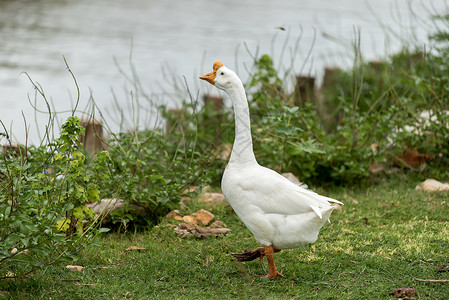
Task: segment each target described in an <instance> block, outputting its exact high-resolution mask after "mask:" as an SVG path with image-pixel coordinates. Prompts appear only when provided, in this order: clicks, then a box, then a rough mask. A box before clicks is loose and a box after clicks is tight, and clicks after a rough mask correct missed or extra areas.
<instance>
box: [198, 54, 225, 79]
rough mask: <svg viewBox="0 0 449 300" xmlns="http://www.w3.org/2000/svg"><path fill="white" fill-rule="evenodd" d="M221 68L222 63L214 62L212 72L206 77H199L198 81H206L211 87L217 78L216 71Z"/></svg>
mask: <svg viewBox="0 0 449 300" xmlns="http://www.w3.org/2000/svg"><path fill="white" fill-rule="evenodd" d="M222 66H223V63H222V62H220V61H218V60H217V61H216V62H214V67H213V68H214V71H213V72H211V73H208V74H206V75H203V76H200V79H203V80H206V81H207V82H209V83H210V84H212V85H215V77H217V70H218V69H220V67H222Z"/></svg>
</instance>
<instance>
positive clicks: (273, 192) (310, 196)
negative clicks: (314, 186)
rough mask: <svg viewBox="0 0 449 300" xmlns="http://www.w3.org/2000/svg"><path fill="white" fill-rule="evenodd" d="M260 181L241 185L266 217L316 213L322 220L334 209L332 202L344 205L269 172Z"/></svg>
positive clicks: (260, 174)
mask: <svg viewBox="0 0 449 300" xmlns="http://www.w3.org/2000/svg"><path fill="white" fill-rule="evenodd" d="M256 177H257V180H254V179H255V178H253V180H251V181H248V182H242V183H241V187H242V189H243V194H244V195H242V196H244V197H245V199H247V201H250V202H251V204H252V205H254V206H257V207H258V208H260V209H261V210H262V211H263V212H264V213H271V214H282V215H295V214H302V213H307V212H311V211H314V212H315V213H316V214H317V215H318V216H319V217H320V218H321V212H322V211H325V210H328V209H329V208H331V204H330V202H335V203H339V204H343V203H341V202H340V201H338V200H335V199H332V198H329V197H325V196H321V195H319V194H317V193H315V192H313V191H310V190H307V189H305V188H302V187H300V186H298V185H295V184H294V183H292V182H290V181H289V180H288V179H286V178H284V177H283V176H281V175H279V174H278V173H276V172H274V171H272V170H270V169H267V168H263V171H262V172H260V171H259V172H258V174H257V176H256Z"/></svg>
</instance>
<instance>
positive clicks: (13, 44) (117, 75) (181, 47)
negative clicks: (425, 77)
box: [0, 0, 447, 144]
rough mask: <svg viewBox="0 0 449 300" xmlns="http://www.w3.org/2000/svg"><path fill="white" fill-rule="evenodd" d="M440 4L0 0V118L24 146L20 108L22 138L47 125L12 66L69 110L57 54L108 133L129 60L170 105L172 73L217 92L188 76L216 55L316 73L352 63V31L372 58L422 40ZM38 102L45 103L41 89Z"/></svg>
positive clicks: (71, 90) (67, 82) (207, 67)
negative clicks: (259, 57)
mask: <svg viewBox="0 0 449 300" xmlns="http://www.w3.org/2000/svg"><path fill="white" fill-rule="evenodd" d="M445 11H447V7H446V4H445V1H430V2H429V1H422V2H421V1H399V0H397V1H393V0H375V1H368V0H367V1H360V0H341V1H334V0H302V1H298V0H284V1H270V0H248V1H243V0H228V1H211V0H192V1H182V0H171V1H162V0H108V1H106V0H94V1H87V0H77V1H68V0H39V1H31V0H29V1H26V0H22V1H19V0H15V1H13V0H0V120H2V121H3V123H4V124H5V126H6V127H7V128H8V130H10V129H11V132H12V140H14V141H18V142H21V143H23V142H24V141H25V125H24V121H23V120H24V118H23V116H25V119H26V121H27V126H28V127H29V140H30V141H32V142H35V143H36V142H38V141H39V135H38V133H37V132H43V130H44V126H45V124H46V120H47V118H48V115H46V114H45V113H41V112H39V111H36V110H35V109H33V107H32V105H31V104H30V103H29V100H28V99H29V98H30V99H31V102H34V99H35V92H36V91H35V89H34V88H33V86H32V85H31V83H30V81H29V80H28V78H27V77H26V75H25V74H23V73H21V72H27V73H28V74H29V76H30V77H31V78H32V79H33V80H34V81H35V82H38V83H39V84H40V85H41V86H42V87H43V89H44V91H45V94H46V96H47V98H48V99H49V100H50V99H51V102H52V105H53V107H54V110H56V111H58V112H64V111H67V110H70V109H71V108H72V107H73V105H74V102H75V99H76V88H75V85H74V83H73V80H72V79H71V75H70V73H69V72H68V70H67V69H66V66H65V64H64V61H63V55H64V56H65V58H66V59H67V62H68V63H69V65H70V69H71V71H72V72H73V73H74V74H75V76H76V79H77V82H78V85H79V88H80V105H79V109H80V110H83V111H88V112H89V107H88V103H89V98H90V97H91V95H92V96H93V98H94V100H95V103H96V104H97V106H98V109H97V112H96V116H97V117H99V118H100V112H101V116H102V117H103V118H104V119H105V121H106V122H107V123H108V124H109V125H110V126H111V129H113V130H115V131H116V130H119V124H120V123H121V122H120V120H121V119H122V116H120V114H119V113H118V110H117V109H116V108H115V106H116V104H115V103H116V102H117V103H118V104H119V106H120V107H121V108H122V109H123V119H124V122H123V123H122V128H121V129H122V130H124V129H126V127H129V126H132V125H131V124H132V123H133V121H132V119H133V117H132V109H131V107H132V105H133V104H132V99H133V97H134V98H135V97H136V95H134V96H131V93H130V90H131V89H132V84H131V83H130V82H129V81H127V79H126V76H125V75H123V74H121V72H120V71H119V67H120V68H122V70H123V72H125V73H126V74H127V75H128V76H129V75H130V74H132V72H131V71H130V61H131V62H132V65H133V66H134V67H135V70H136V72H137V74H138V78H139V82H140V83H141V85H142V87H143V88H144V89H145V90H146V91H147V93H148V94H149V95H151V98H152V99H154V100H156V101H158V102H164V101H166V102H168V103H169V104H170V105H173V106H175V105H176V104H177V103H179V101H180V99H181V97H182V93H179V92H177V91H176V89H175V88H174V81H176V82H178V84H179V86H180V88H181V90H182V89H185V86H184V80H185V81H186V83H187V85H188V86H189V90H190V91H191V93H192V95H193V96H194V97H196V95H201V94H202V93H205V92H214V93H216V91H215V90H214V89H211V88H210V87H209V86H208V85H207V84H205V83H204V82H199V80H198V79H197V78H198V76H199V75H202V74H204V73H208V72H210V71H211V67H212V63H213V62H214V61H215V60H217V59H219V60H221V61H222V62H223V63H225V65H227V66H229V67H231V68H234V69H235V70H236V71H237V72H238V74H240V76H241V78H242V79H243V80H245V79H246V78H247V77H248V71H247V68H248V67H250V66H251V65H252V61H253V58H252V55H255V54H257V53H259V54H262V53H268V54H270V55H272V56H273V57H274V60H275V63H276V66H277V67H279V68H283V67H284V68H285V66H290V65H291V64H292V63H291V62H292V58H294V59H293V65H294V69H295V73H297V74H299V73H304V74H305V73H310V74H312V75H314V76H317V78H320V77H321V76H322V71H323V68H324V67H325V66H340V67H350V66H351V63H352V60H353V57H354V52H353V51H352V46H351V45H352V44H353V43H354V40H355V36H356V35H357V32H358V33H359V34H360V42H361V50H362V53H363V55H364V57H365V58H366V59H381V58H382V57H385V56H386V55H387V54H389V53H393V52H396V51H398V50H399V49H400V48H401V45H403V44H404V43H406V44H407V45H423V44H424V43H425V42H426V37H427V34H428V33H429V28H432V23H431V21H430V18H429V17H430V16H431V15H433V14H436V13H444V12H445ZM297 42H298V43H297ZM296 43H297V44H298V48H297V49H296V48H295V45H296ZM284 45H285V46H284ZM295 49H296V50H295ZM309 52H310V53H311V55H310V56H309V55H308V53H309ZM282 53H283V55H281V54H282ZM130 56H132V57H131V58H130ZM281 57H282V58H281ZM117 65H118V66H119V67H118V66H117ZM180 95H181V96H180ZM137 96H139V95H137ZM114 99H115V101H114ZM140 105H141V106H140V107H139V108H138V109H137V111H138V112H142V115H143V116H141V119H140V120H138V121H137V120H136V121H135V123H137V125H138V126H141V127H143V126H151V125H150V123H151V122H153V120H154V119H155V116H154V115H152V114H153V113H152V111H151V110H150V109H149V108H150V104H149V103H146V102H145V101H144V100H142V101H141V103H140ZM36 106H37V108H38V110H43V111H45V110H46V104H45V102H44V101H43V100H42V98H40V97H38V98H37V102H36ZM135 111H136V110H135ZM22 115H23V116H22ZM67 115H68V113H67V112H65V113H60V114H58V116H57V119H58V120H59V119H64V118H65V117H66V116H67ZM79 115H80V116H81V115H82V114H81V113H79ZM100 119H101V118H100ZM134 119H136V118H134ZM1 131H2V132H3V130H1ZM5 142H6V141H5V140H4V139H3V140H1V141H0V143H2V144H4V143H5Z"/></svg>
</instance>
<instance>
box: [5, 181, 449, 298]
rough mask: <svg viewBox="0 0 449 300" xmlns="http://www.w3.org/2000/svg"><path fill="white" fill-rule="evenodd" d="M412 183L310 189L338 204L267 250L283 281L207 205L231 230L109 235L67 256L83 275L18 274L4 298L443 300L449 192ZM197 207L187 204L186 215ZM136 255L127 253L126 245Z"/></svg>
mask: <svg viewBox="0 0 449 300" xmlns="http://www.w3.org/2000/svg"><path fill="white" fill-rule="evenodd" d="M414 186H415V183H408V182H400V181H398V180H396V181H395V182H394V184H391V183H383V184H380V185H376V186H372V187H370V188H366V189H343V188H340V189H334V190H333V191H324V190H319V189H318V190H317V191H318V192H320V193H323V194H325V195H328V196H332V197H335V198H337V199H339V200H341V201H343V202H344V203H345V206H344V207H343V209H342V210H338V211H335V212H334V214H333V216H332V223H331V224H328V225H325V227H324V228H323V229H322V231H321V234H320V238H319V239H318V241H317V242H316V243H315V244H313V245H309V246H306V247H303V248H300V249H294V250H286V251H282V252H280V253H276V254H275V261H276V264H277V267H278V269H279V271H280V272H281V273H283V274H284V276H285V277H286V278H284V279H279V280H267V279H264V278H261V277H259V276H256V275H257V274H262V273H265V272H267V271H268V270H267V265H266V261H264V262H263V263H260V262H258V261H253V262H247V263H237V262H235V261H233V259H232V258H231V255H230V253H231V252H239V251H242V250H244V249H247V248H255V247H257V246H258V244H257V242H256V241H255V240H254V239H253V237H252V236H251V234H250V233H249V231H248V230H247V229H246V228H245V227H244V226H243V224H242V223H241V222H240V221H239V220H238V218H237V217H236V216H235V214H234V213H233V211H232V209H231V208H229V207H220V208H216V209H214V210H212V212H213V213H214V214H215V216H216V219H219V220H221V221H223V222H225V223H226V224H227V225H228V227H229V228H231V229H232V233H230V234H228V235H227V236H225V237H222V238H211V239H203V240H198V239H195V238H188V239H181V238H178V237H177V236H176V235H175V234H174V233H173V226H171V225H169V224H168V223H164V224H161V225H160V226H158V227H156V228H153V229H152V230H150V231H146V232H142V233H135V234H128V235H119V234H108V235H105V236H104V237H103V238H102V239H101V242H102V246H101V247H98V246H91V247H89V248H88V249H86V250H85V251H84V252H83V253H82V255H81V257H80V259H79V260H78V261H76V262H74V263H75V264H76V265H81V266H84V267H85V269H84V270H83V271H82V272H74V271H69V270H67V269H66V268H65V266H53V267H50V268H49V269H47V270H45V271H42V272H39V273H36V274H34V275H32V276H29V277H28V278H26V279H22V280H13V281H3V282H0V291H1V292H0V297H4V298H12V299H68V298H70V299H102V298H103V299H148V298H158V299H190V298H199V299H204V298H212V299H232V298H243V299H308V298H311V299H312V298H313V299H389V298H393V296H390V295H389V293H390V292H392V291H394V289H396V288H404V287H408V288H414V289H416V291H417V293H418V296H417V297H416V298H417V299H449V283H427V282H419V281H416V279H445V280H447V279H449V271H448V272H437V270H438V268H439V267H440V266H443V265H445V264H448V263H449V256H448V253H449V200H448V193H443V194H441V193H440V194H436V193H432V194H426V193H422V192H418V191H415V190H414ZM198 208H200V206H199V205H197V204H192V205H191V206H190V207H189V208H188V209H187V210H186V212H185V213H187V212H194V211H196V209H198ZM132 245H134V246H141V247H146V248H147V249H148V250H147V251H144V252H135V251H133V252H126V251H125V249H126V248H128V247H129V246H132Z"/></svg>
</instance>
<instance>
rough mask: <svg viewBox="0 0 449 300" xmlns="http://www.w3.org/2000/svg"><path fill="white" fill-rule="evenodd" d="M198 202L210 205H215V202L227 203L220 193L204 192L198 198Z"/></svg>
mask: <svg viewBox="0 0 449 300" xmlns="http://www.w3.org/2000/svg"><path fill="white" fill-rule="evenodd" d="M198 202H200V203H205V204H207V205H210V206H215V205H216V204H228V202H227V201H226V197H225V196H224V195H223V194H222V193H204V194H202V195H201V196H200V197H199V198H198Z"/></svg>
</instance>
